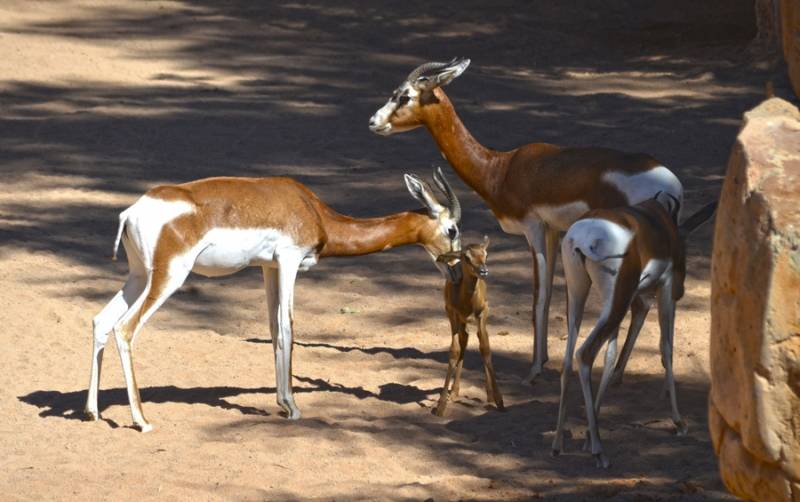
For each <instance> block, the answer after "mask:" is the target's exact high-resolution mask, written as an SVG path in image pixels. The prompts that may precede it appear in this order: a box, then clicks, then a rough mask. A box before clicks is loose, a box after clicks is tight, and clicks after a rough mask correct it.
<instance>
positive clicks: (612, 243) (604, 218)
mask: <svg viewBox="0 0 800 502" xmlns="http://www.w3.org/2000/svg"><path fill="white" fill-rule="evenodd" d="M659 195H660V199H659ZM662 200H663V201H664V203H663V204H662V202H661V201H662ZM715 209H716V202H713V203H711V204H708V205H706V206H705V207H703V208H702V209H700V210H699V211H698V212H696V213H695V214H694V215H692V216H691V217H690V218H688V219H687V220H686V221H684V222H683V223H682V224H680V225H678V224H677V220H678V213H679V211H680V202H679V201H678V199H676V198H675V197H673V196H672V195H670V194H668V193H665V194H656V197H655V198H653V199H650V200H647V201H644V202H641V203H639V204H637V205H635V206H629V207H622V208H617V209H597V210H593V211H589V212H588V213H586V214H585V215H584V216H583V217H581V218H580V219H579V220H578V221H576V222H575V223H573V224H572V226H571V227H570V228H569V230H568V231H567V234H566V235H565V236H564V240H563V241H562V244H561V253H562V257H563V261H564V275H565V277H566V282H567V305H568V311H567V325H568V338H567V348H566V352H565V354H564V364H563V367H562V370H561V402H560V404H559V409H558V424H557V426H556V435H555V439H554V440H553V454H554V455H558V454H559V453H560V452H561V451H563V449H564V431H563V428H564V420H565V418H566V393H567V386H568V383H569V377H570V374H571V373H572V356H573V352H574V350H575V343H576V341H577V339H578V332H579V331H580V327H581V319H582V317H583V310H584V306H585V304H586V298H587V297H588V295H589V289H590V287H591V285H592V284H593V283H594V284H597V286H598V288H599V290H600V295H601V302H602V305H603V307H602V310H601V313H600V318H599V320H598V321H597V325H596V326H595V327H594V329H593V330H592V332H591V333H590V334H589V336H588V337H587V338H586V341H585V342H584V343H583V345H581V347H580V349H578V355H577V358H578V361H579V362H578V368H579V370H578V371H579V375H580V382H581V388H582V390H583V398H584V401H585V405H586V415H587V418H588V422H589V432H588V436H589V437H588V442H587V445H588V446H590V447H591V452H592V454H593V455H594V456H595V459H596V461H597V465H598V467H608V465H609V461H608V458H607V457H606V456H605V454H604V453H603V450H602V446H601V444H600V437H599V432H598V426H597V415H598V413H599V410H600V402H601V400H602V396H603V393H604V392H605V390H606V387H607V386H608V383H609V380H610V378H611V374H612V370H613V368H614V361H615V360H616V354H617V335H618V334H619V326H620V323H621V322H622V319H623V318H624V317H625V314H626V312H627V311H628V309H629V308H630V310H631V323H630V328H629V331H628V337H627V339H626V340H625V346H624V347H623V351H622V352H623V353H622V357H621V358H620V361H619V365H618V366H617V371H621V370H622V369H623V368H624V365H625V363H626V361H627V359H628V356H629V355H630V352H631V350H632V349H633V345H634V343H635V341H636V337H637V336H638V334H639V331H640V330H641V328H642V324H643V323H644V319H645V317H646V316H647V312H648V310H649V309H650V304H651V302H652V297H653V296H655V297H656V298H657V302H658V321H659V325H660V327H661V343H660V345H661V363H662V365H663V366H664V370H665V373H666V389H667V390H668V392H669V396H670V401H671V405H672V420H673V422H674V423H675V425H676V426H677V428H678V433H679V434H685V433H686V430H687V427H686V424H685V422H684V421H683V420H682V419H681V416H680V413H679V412H678V401H677V397H676V394H675V379H674V377H673V374H672V348H673V337H674V326H675V303H676V302H677V301H678V300H680V298H681V297H682V296H683V283H684V279H685V277H686V244H685V238H686V236H687V235H688V234H689V233H690V232H691V231H693V230H694V229H695V228H697V227H698V226H700V224H701V223H703V222H705V221H706V220H708V219H709V218H710V217H711V215H712V214H713V213H714V210H715ZM606 342H608V348H607V349H606V356H605V366H604V368H603V376H602V378H601V381H600V388H599V389H598V391H597V398H596V399H595V400H594V401H593V399H592V381H591V376H592V366H593V364H594V360H595V358H596V357H597V354H598V352H599V351H600V348H601V347H602V346H603V344H605V343H606Z"/></svg>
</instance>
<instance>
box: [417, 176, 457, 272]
mask: <svg viewBox="0 0 800 502" xmlns="http://www.w3.org/2000/svg"><path fill="white" fill-rule="evenodd" d="M405 180H406V187H408V191H409V192H410V193H411V196H412V197H414V198H415V199H417V200H418V201H419V202H420V203H421V204H422V205H423V206H424V207H425V209H427V211H428V221H427V223H426V224H425V225H423V227H422V228H421V229H420V239H419V242H420V244H421V245H422V247H424V248H425V251H427V252H428V254H430V255H431V258H433V259H434V260H436V258H438V257H439V256H440V255H442V254H444V253H448V252H451V251H459V250H460V249H461V232H460V231H459V229H458V222H459V221H460V220H461V204H460V203H459V202H458V197H456V194H455V192H454V191H453V188H452V187H451V186H450V183H448V182H447V180H446V179H445V177H444V174H443V173H442V169H441V168H440V167H437V168H436V169H434V171H433V181H434V183H435V184H436V186H437V187H438V188H439V190H441V192H442V193H443V194H444V196H445V198H446V199H447V203H446V204H441V203H440V202H439V200H438V199H437V198H436V194H435V193H434V191H433V188H431V186H430V185H429V184H428V182H427V181H425V180H423V179H422V178H420V177H419V176H417V175H415V174H406V175H405ZM437 266H439V263H438V262H437ZM439 268H440V269H441V267H439ZM442 272H444V271H442Z"/></svg>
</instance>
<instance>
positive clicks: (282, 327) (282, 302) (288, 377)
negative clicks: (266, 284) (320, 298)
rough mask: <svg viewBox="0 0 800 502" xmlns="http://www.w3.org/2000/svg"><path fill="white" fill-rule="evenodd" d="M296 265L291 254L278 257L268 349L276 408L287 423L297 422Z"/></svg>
mask: <svg viewBox="0 0 800 502" xmlns="http://www.w3.org/2000/svg"><path fill="white" fill-rule="evenodd" d="M299 265H300V257H299V256H295V255H294V254H292V253H290V254H288V256H283V255H282V256H279V257H278V309H277V315H276V317H277V330H276V331H277V336H274V335H273V337H272V347H273V349H274V350H275V387H276V388H277V392H276V397H277V400H278V406H280V407H281V408H282V409H283V410H284V411H285V412H286V416H287V418H289V419H290V420H296V419H298V418H300V410H299V409H298V408H297V405H296V404H295V402H294V395H293V394H292V303H293V300H294V283H295V279H296V277H297V268H298V266H299ZM268 297H269V295H268ZM273 301H274V300H273ZM273 311H274V308H273Z"/></svg>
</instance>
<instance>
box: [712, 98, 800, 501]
mask: <svg viewBox="0 0 800 502" xmlns="http://www.w3.org/2000/svg"><path fill="white" fill-rule="evenodd" d="M711 270H712V286H711V394H710V397H709V427H710V429H711V437H712V441H713V443H714V449H715V451H716V453H717V456H718V457H719V464H720V471H721V474H722V478H723V480H724V482H725V484H726V486H727V487H728V489H729V490H731V492H733V493H734V494H736V495H737V496H739V497H742V498H743V499H746V500H758V501H770V500H800V113H799V112H798V110H797V108H795V107H794V106H792V105H790V104H789V103H787V102H786V101H783V100H780V99H777V98H774V99H770V100H767V101H765V102H763V103H762V104H761V105H759V106H758V107H757V108H755V109H753V110H751V111H750V112H748V113H747V114H745V119H744V126H743V127H742V129H741V131H740V133H739V136H738V138H737V142H736V144H735V146H734V148H733V152H732V154H731V158H730V160H729V163H728V172H727V174H726V177H725V182H724V184H723V188H722V196H721V199H720V204H719V208H718V210H717V220H716V227H715V233H714V252H713V257H712V265H711Z"/></svg>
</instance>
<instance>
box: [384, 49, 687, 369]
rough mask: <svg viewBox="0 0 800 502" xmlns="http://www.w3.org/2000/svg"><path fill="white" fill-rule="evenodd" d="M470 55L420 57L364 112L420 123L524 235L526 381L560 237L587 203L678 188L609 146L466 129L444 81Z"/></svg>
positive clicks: (392, 125)
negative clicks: (527, 263) (529, 305)
mask: <svg viewBox="0 0 800 502" xmlns="http://www.w3.org/2000/svg"><path fill="white" fill-rule="evenodd" d="M469 63H470V60H469V59H466V58H457V59H453V60H452V61H449V62H446V63H425V64H423V65H421V66H419V67H417V68H416V69H415V70H414V71H412V72H411V73H410V74H409V75H408V76H407V77H406V79H405V80H404V81H402V82H401V83H400V85H399V86H398V87H397V88H396V89H395V90H394V92H393V93H392V96H391V97H390V98H389V100H388V101H387V102H386V104H384V105H383V106H382V107H381V108H380V109H379V110H378V111H376V112H375V113H374V114H373V115H372V117H371V118H370V119H369V128H370V130H371V131H372V132H374V133H375V134H379V135H381V136H389V135H391V134H396V133H402V132H406V131H411V130H413V129H416V128H418V127H422V126H424V127H425V128H426V129H427V130H428V132H429V133H430V134H431V136H433V139H434V140H435V141H436V144H437V146H438V147H439V150H440V151H441V152H442V155H444V156H445V157H446V158H447V161H448V162H449V163H450V165H451V166H452V167H453V169H454V170H455V171H456V173H458V175H459V176H460V177H461V179H462V180H464V182H465V183H466V184H467V185H469V186H470V188H472V189H473V190H475V192H477V193H478V195H480V196H481V198H482V199H483V200H484V202H486V204H487V205H488V206H489V209H491V210H492V213H493V214H494V216H495V217H496V218H497V220H498V222H499V223H500V227H502V229H503V231H504V232H506V233H510V234H516V235H524V236H525V239H526V240H527V241H528V247H529V248H530V250H531V256H532V258H533V339H534V344H533V363H532V365H531V369H530V371H529V372H528V376H527V377H525V381H527V382H532V381H533V380H534V379H535V378H536V377H537V376H538V375H539V374H540V373H541V372H542V370H543V368H544V363H545V362H546V361H547V359H548V355H547V316H548V311H549V308H550V297H551V293H552V287H553V271H554V270H555V263H556V261H555V260H556V254H557V250H558V239H559V236H560V233H561V232H565V231H566V230H567V228H569V226H570V225H571V224H572V223H574V222H575V221H576V220H577V219H578V218H579V217H580V216H581V215H583V213H585V212H586V211H587V210H589V209H597V208H614V207H620V206H628V205H633V204H637V203H639V202H642V201H644V200H647V199H649V198H652V197H653V196H654V195H655V194H656V193H658V192H660V191H661V192H666V193H669V194H671V195H673V196H674V197H676V198H677V199H678V200H681V198H682V197H683V187H682V186H681V183H680V181H679V180H678V178H677V177H676V176H675V175H674V174H673V173H672V171H670V170H669V169H667V168H666V167H664V165H662V164H661V162H659V161H658V160H656V159H655V158H653V157H652V156H650V155H647V154H644V153H629V152H621V151H618V150H611V149H608V148H593V147H591V148H590V147H572V146H559V145H551V144H548V143H530V144H526V145H522V146H520V147H518V148H514V149H513V150H509V151H504V152H501V151H496V150H492V149H490V148H486V147H485V146H483V145H481V144H480V143H479V142H478V141H477V140H476V139H475V138H474V137H473V136H472V134H470V132H469V130H467V128H466V126H465V125H464V123H463V122H462V121H461V119H460V118H459V117H458V114H457V113H456V111H455V108H454V107H453V104H452V103H451V102H450V99H449V98H448V97H447V94H446V93H445V92H444V89H443V87H444V86H445V85H447V84H449V83H450V82H452V81H453V80H454V79H455V78H457V77H458V76H459V75H461V74H462V73H463V72H464V71H465V70H466V69H467V67H468V66H469Z"/></svg>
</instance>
